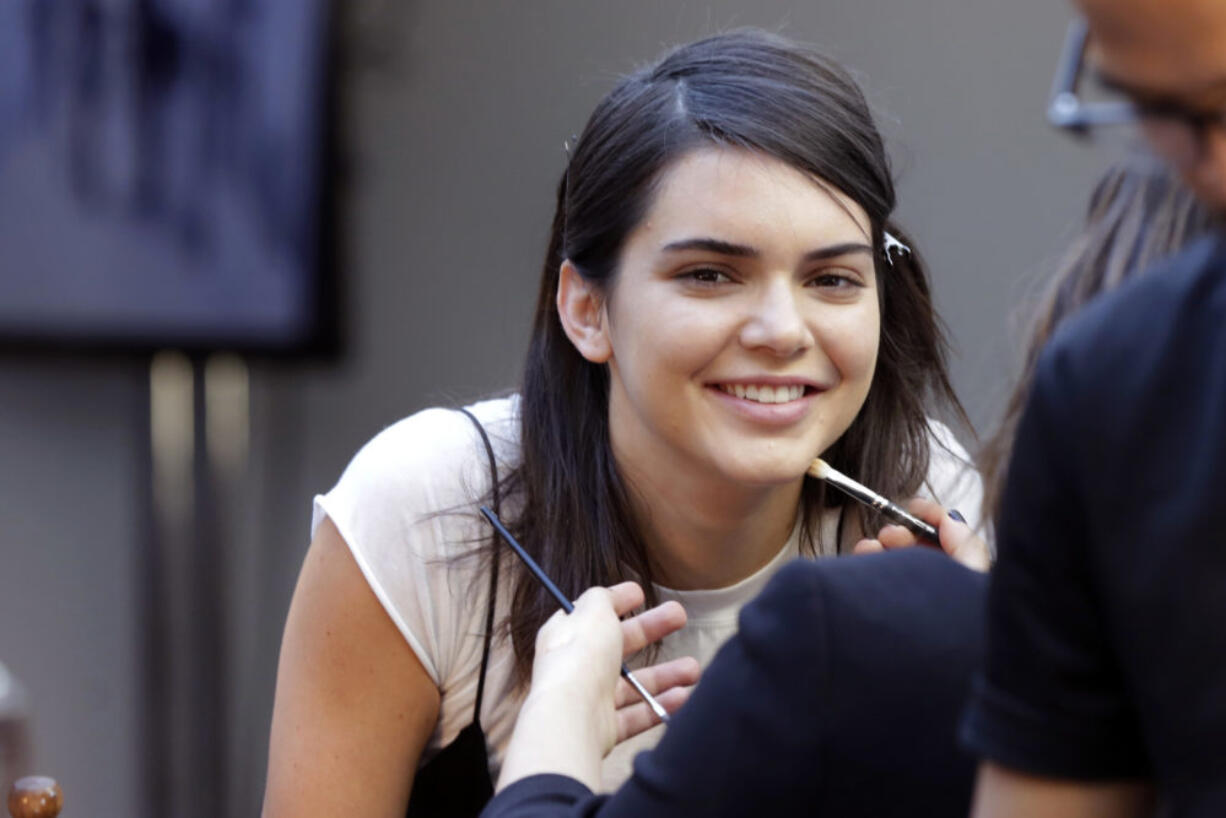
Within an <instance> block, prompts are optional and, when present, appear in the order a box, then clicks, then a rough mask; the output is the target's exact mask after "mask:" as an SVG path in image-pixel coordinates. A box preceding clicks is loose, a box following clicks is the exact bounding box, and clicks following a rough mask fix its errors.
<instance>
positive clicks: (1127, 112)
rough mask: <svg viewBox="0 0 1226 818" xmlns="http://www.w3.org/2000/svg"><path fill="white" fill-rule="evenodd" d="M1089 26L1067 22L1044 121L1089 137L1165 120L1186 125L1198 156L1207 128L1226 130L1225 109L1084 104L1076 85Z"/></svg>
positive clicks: (1162, 104)
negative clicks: (1094, 132) (1107, 128)
mask: <svg viewBox="0 0 1226 818" xmlns="http://www.w3.org/2000/svg"><path fill="white" fill-rule="evenodd" d="M1088 38H1089V26H1087V25H1086V22H1085V21H1084V20H1073V21H1072V22H1071V23H1069V27H1068V31H1067V33H1066V34H1065V38H1064V48H1063V49H1062V50H1061V52H1060V61H1059V63H1057V65H1056V76H1055V79H1053V81H1052V88H1051V94H1050V95H1049V97H1048V103H1047V121H1048V122H1049V123H1051V124H1052V125H1053V126H1055V127H1056V128H1059V129H1060V130H1064V131H1068V132H1069V133H1071V134H1073V135H1074V136H1078V137H1086V136H1089V134H1090V132H1091V130H1092V129H1094V128H1097V127H1100V126H1103V125H1128V124H1139V123H1141V122H1142V121H1143V120H1145V119H1146V118H1153V119H1159V118H1164V119H1167V120H1169V121H1172V122H1178V123H1180V124H1183V125H1185V126H1186V127H1187V128H1188V129H1189V131H1190V134H1191V136H1192V138H1193V139H1194V140H1195V145H1196V152H1197V157H1198V158H1199V157H1203V156H1204V153H1205V141H1206V135H1207V132H1208V130H1209V129H1210V128H1213V127H1218V128H1223V129H1226V110H1221V111H1215V112H1213V113H1209V112H1206V111H1198V110H1195V109H1192V108H1188V107H1186V106H1183V105H1180V104H1178V103H1175V102H1147V103H1138V102H1135V101H1128V102H1087V101H1085V100H1083V99H1082V98H1081V97H1080V96H1078V95H1077V84H1078V82H1079V81H1080V79H1081V73H1082V70H1083V68H1084V65H1085V52H1086V42H1087V40H1088Z"/></svg>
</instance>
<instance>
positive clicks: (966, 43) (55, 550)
mask: <svg viewBox="0 0 1226 818" xmlns="http://www.w3.org/2000/svg"><path fill="white" fill-rule="evenodd" d="M1069 16H1070V12H1069V10H1068V8H1067V7H1066V5H1065V4H1064V3H1062V2H1059V1H1058V0H1051V2H1040V3H1019V2H1008V1H1007V0H925V2H914V0H912V1H911V2H908V1H907V0H855V2H848V1H847V0H842V2H839V1H838V0H806V1H805V2H785V1H784V0H758V1H757V2H756V3H753V4H750V3H746V2H744V0H739V2H738V1H737V0H718V1H714V0H713V1H711V2H698V0H678V2H660V1H659V0H623V2H619V3H595V2H573V1H572V2H563V0H525V1H524V2H516V3H511V2H502V3H495V2H488V0H487V2H475V1H474V0H421V1H419V2H400V3H395V2H370V3H350V4H346V5H345V8H344V12H343V20H342V23H343V28H344V32H345V33H344V39H345V42H346V43H347V44H348V50H349V52H350V56H349V58H348V60H347V68H346V72H345V75H344V80H343V88H344V104H345V115H346V119H345V122H344V125H343V136H344V141H345V143H346V145H347V153H348V157H349V159H348V161H349V164H350V166H351V170H352V177H351V179H350V184H349V186H348V188H347V190H346V192H345V199H344V202H343V207H342V211H341V216H340V218H341V219H342V220H343V229H344V231H345V234H346V239H345V242H346V245H345V251H344V257H343V260H342V267H343V274H344V276H345V277H346V286H347V289H348V294H347V302H348V325H349V328H350V331H349V337H348V346H349V351H348V355H347V357H346V358H345V359H344V361H343V362H342V363H341V364H339V365H329V366H324V365H312V366H308V367H299V368H293V369H287V368H281V367H276V366H271V365H268V364H255V365H254V366H253V369H252V373H251V409H252V416H251V424H252V425H251V458H250V462H249V464H248V467H247V469H246V471H245V473H243V474H242V475H241V476H240V477H239V479H238V482H237V483H236V484H234V485H232V486H231V487H230V489H231V491H232V493H233V495H235V496H238V497H241V498H242V501H241V502H239V503H236V504H234V506H233V517H232V519H231V520H230V522H229V524H228V527H227V532H228V533H227V534H226V535H225V539H226V542H224V543H220V544H219V545H220V546H222V547H224V548H226V549H227V550H228V552H229V553H230V555H231V559H232V560H233V571H232V576H231V582H230V584H229V586H228V587H229V591H228V599H227V612H228V614H227V615H228V628H229V629H230V631H231V633H232V641H231V648H230V656H229V666H230V670H229V678H230V685H231V699H230V703H231V704H230V711H231V712H230V714H229V716H228V718H229V724H230V728H231V739H230V743H231V747H232V752H231V754H230V757H229V759H228V765H229V769H230V770H231V781H232V792H231V793H230V796H229V800H230V803H231V806H232V813H233V814H234V815H239V814H246V815H249V814H253V813H254V812H255V811H257V810H258V804H259V799H260V794H261V791H262V786H263V777H264V765H265V752H266V747H267V730H268V719H269V713H270V708H271V701H272V692H273V680H274V674H275V668H276V653H277V647H278V641H279V635H280V630H281V626H282V623H283V620H284V615H285V611H286V607H287V605H288V600H289V595H290V592H291V591H292V588H293V583H294V581H295V577H296V573H297V568H298V564H299V562H300V560H301V557H302V554H303V553H304V551H305V548H306V545H307V536H308V532H307V524H308V520H309V510H310V500H311V496H312V495H313V494H314V493H316V492H320V491H325V490H327V488H328V487H329V486H330V485H331V484H332V482H333V481H334V480H335V479H336V477H337V476H338V475H339V473H340V470H341V469H342V468H343V467H344V465H345V463H346V462H347V460H348V458H349V457H350V456H351V455H352V453H353V452H354V451H355V450H356V448H357V447H358V446H360V445H361V444H362V443H363V442H364V441H365V440H366V439H367V438H369V437H370V436H371V435H372V434H373V433H375V432H376V431H378V430H379V429H380V428H382V427H383V426H385V425H387V424H388V423H391V422H393V421H394V420H396V419H397V418H399V417H401V416H403V415H405V414H408V413H410V412H412V411H414V410H416V409H418V408H421V407H423V406H427V405H430V404H435V403H439V402H449V401H454V400H457V399H467V398H472V397H474V396H478V395H480V394H482V393H485V392H489V391H493V390H497V389H501V388H504V387H509V386H512V385H514V384H515V382H516V379H517V375H518V371H519V359H520V355H521V351H522V349H523V347H524V342H525V340H526V328H527V326H528V322H529V320H530V316H531V306H532V299H533V294H534V290H535V287H536V279H537V272H538V266H539V264H540V258H541V256H542V254H543V251H544V244H545V240H546V230H547V227H548V224H549V219H550V216H551V202H552V191H553V187H554V185H555V183H556V179H557V177H558V175H559V173H560V171H561V169H562V164H563V155H562V141H563V140H564V139H565V138H566V137H567V136H569V135H570V134H572V133H575V132H577V131H579V130H580V129H581V127H582V125H583V122H584V119H585V117H586V114H587V112H588V111H589V110H590V108H591V106H592V105H593V104H594V103H595V101H596V100H597V99H598V98H599V97H600V96H601V95H602V94H603V93H604V92H605V91H606V90H608V89H609V88H610V87H611V85H612V83H613V82H614V80H615V78H616V76H617V75H618V74H620V73H622V72H624V71H626V70H629V69H631V68H633V67H636V66H637V65H639V64H640V63H642V62H644V61H647V60H649V59H651V58H652V57H653V56H655V55H656V54H657V53H658V52H659V51H660V50H661V48H662V47H664V46H666V45H669V44H673V43H677V42H680V41H685V40H688V39H692V38H695V37H697V36H700V35H704V34H709V33H714V32H716V31H719V30H723V29H726V28H729V27H734V26H740V25H760V26H764V27H767V28H770V29H774V30H778V31H781V32H783V33H786V34H789V35H791V36H794V37H796V38H799V39H804V40H809V41H812V42H815V43H817V44H819V45H820V46H822V47H824V48H825V49H826V50H827V51H828V52H830V53H831V54H833V55H834V56H836V57H838V58H840V59H841V60H843V61H844V62H845V63H846V64H848V65H849V66H850V67H852V68H853V69H854V70H856V72H857V73H858V75H859V76H860V78H861V80H862V82H863V84H864V85H865V87H866V90H867V92H868V94H869V97H870V99H871V100H872V101H873V103H874V105H875V107H876V109H877V111H878V114H879V118H880V122H881V124H882V127H883V129H884V130H885V132H886V133H887V134H888V137H889V142H890V145H891V148H892V154H893V156H894V158H895V163H896V170H897V176H898V178H899V183H900V193H901V201H902V204H901V208H900V214H899V215H900V218H901V219H902V221H903V223H904V224H906V225H907V226H908V227H909V228H910V229H911V231H912V232H913V234H914V235H915V236H917V237H918V243H919V244H920V248H921V249H922V252H923V253H924V254H925V255H926V257H927V259H928V261H929V263H930V267H931V270H932V273H933V277H934V279H935V286H936V293H937V301H938V304H939V306H940V309H941V311H942V313H943V314H944V316H945V317H946V319H947V321H948V323H949V325H950V328H951V334H952V339H953V341H954V344H955V355H954V360H953V371H954V377H955V382H956V386H957V388H958V389H959V392H960V394H961V395H962V396H963V398H964V401H965V403H966V405H967V407H968V408H969V409H970V411H971V414H972V416H973V418H974V420H975V421H976V423H977V424H978V425H979V428H980V429H981V430H982V429H984V428H985V423H986V421H988V420H989V419H990V418H991V417H992V415H993V413H994V411H995V410H996V407H997V406H998V403H999V400H1000V398H1001V396H1002V394H1003V390H1004V389H1005V386H1006V384H1007V378H1008V375H1009V373H1010V372H1011V371H1012V366H1013V357H1014V355H1013V353H1012V352H1011V349H1012V346H1013V343H1014V339H1015V337H1016V333H1012V332H1011V330H1010V326H1011V325H1010V321H1009V319H1008V316H1010V315H1012V314H1014V313H1015V312H1016V311H1017V308H1018V306H1019V303H1020V302H1021V301H1022V299H1023V296H1025V295H1026V294H1027V293H1029V292H1031V291H1032V290H1033V283H1034V282H1035V281H1036V280H1037V279H1040V278H1041V277H1042V276H1043V275H1044V274H1045V273H1046V272H1047V271H1048V270H1049V269H1050V265H1051V262H1052V260H1053V259H1054V257H1055V256H1056V255H1057V254H1058V252H1059V250H1060V248H1061V247H1062V246H1063V244H1064V242H1065V240H1066V239H1067V238H1068V236H1069V235H1070V231H1071V230H1072V228H1073V226H1075V225H1076V223H1077V221H1078V218H1079V216H1080V213H1081V209H1082V204H1083V202H1084V199H1085V196H1086V193H1087V192H1088V188H1089V185H1090V184H1091V182H1092V180H1093V179H1094V177H1095V176H1096V174H1097V172H1098V171H1099V170H1100V169H1101V168H1102V166H1103V165H1104V164H1105V162H1106V159H1107V157H1105V156H1104V155H1103V154H1102V153H1101V152H1095V151H1094V150H1092V149H1087V148H1084V147H1080V146H1077V145H1074V144H1072V143H1070V142H1069V141H1068V140H1067V139H1066V138H1064V137H1062V136H1060V135H1058V134H1056V133H1054V132H1053V131H1051V130H1050V129H1049V128H1048V127H1047V126H1046V124H1045V123H1044V120H1043V107H1044V101H1045V97H1046V94H1047V90H1048V85H1049V82H1050V80H1051V76H1052V72H1053V68H1054V64H1055V60H1056V57H1057V54H1058V53H1059V49H1060V44H1061V41H1062V36H1063V32H1064V27H1065V25H1066V23H1067V21H1068V19H1069ZM3 263H4V262H3V261H2V260H0V264H3ZM146 379H147V371H146V370H145V369H144V368H143V367H142V366H141V365H139V364H134V363H121V362H114V361H110V362H107V361H101V362H100V361H92V362H91V361H56V362H48V361H46V360H32V361H23V360H18V359H14V358H11V357H9V358H0V661H3V662H4V663H5V664H6V665H8V667H9V668H10V670H12V671H13V672H14V673H15V674H16V675H17V676H18V677H19V678H20V679H21V680H22V681H23V682H24V683H25V684H26V686H27V687H28V688H29V689H30V692H31V694H32V706H33V710H32V725H33V736H34V741H35V757H36V766H37V768H38V769H39V770H42V771H45V772H48V773H50V774H53V775H55V776H57V777H58V778H59V779H60V780H61V783H62V784H63V785H64V787H65V790H66V791H67V793H68V803H69V809H70V810H71V811H73V812H76V813H77V814H84V813H86V812H88V813H93V814H97V815H116V816H118V815H140V814H144V813H146V806H145V804H144V801H143V800H142V799H143V792H144V791H143V789H142V786H143V785H142V781H141V776H142V775H143V771H144V769H145V768H144V766H143V765H144V761H145V760H146V759H145V757H144V755H143V754H144V753H145V748H144V747H143V745H142V734H141V729H142V724H143V721H142V719H143V713H144V710H143V706H144V702H143V700H142V692H141V690H140V687H139V678H140V675H139V674H140V667H139V661H140V657H141V653H140V651H141V646H140V642H139V627H138V626H139V622H138V616H139V607H138V605H137V600H138V599H139V593H140V591H141V589H140V588H139V587H138V586H137V579H136V577H135V575H134V565H135V560H136V548H137V545H138V543H139V542H140V539H141V538H142V537H143V536H144V533H145V529H144V526H145V522H146V521H145V519H144V518H143V516H142V515H143V512H142V510H141V509H142V503H143V502H144V490H145V489H144V486H143V484H142V482H141V479H140V474H141V471H142V468H143V466H142V465H141V460H140V458H141V456H142V453H143V452H144V449H145V442H144V436H145V434H146V433H145V431H144V427H143V426H142V421H141V419H140V418H141V416H142V414H143V413H144V411H145V409H144V407H143V401H144V400H145V396H144V383H145V380H146ZM70 814H71V813H70Z"/></svg>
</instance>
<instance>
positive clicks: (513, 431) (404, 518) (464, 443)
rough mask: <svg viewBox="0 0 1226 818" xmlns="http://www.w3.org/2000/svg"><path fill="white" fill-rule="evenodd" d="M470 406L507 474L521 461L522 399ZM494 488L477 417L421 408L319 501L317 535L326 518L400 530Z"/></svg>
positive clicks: (370, 446)
mask: <svg viewBox="0 0 1226 818" xmlns="http://www.w3.org/2000/svg"><path fill="white" fill-rule="evenodd" d="M465 409H466V411H467V412H470V413H471V414H472V415H473V416H474V417H476V418H477V420H478V421H479V422H480V424H481V427H482V429H484V430H485V433H486V434H487V435H488V437H489V440H490V444H491V445H492V447H493V449H494V454H495V460H496V462H497V464H498V471H499V475H500V477H504V476H505V475H506V474H507V472H508V470H509V469H510V468H513V467H514V466H515V465H516V464H517V463H518V460H519V401H518V398H516V397H514V396H511V397H504V398H496V399H493V400H486V401H481V402H479V403H475V404H472V405H471V406H468V407H465ZM489 489H490V468H489V458H488V456H487V454H486V449H485V445H484V443H483V441H482V439H481V435H480V433H479V432H478V430H477V428H476V426H475V424H474V423H473V422H472V419H471V418H469V417H467V416H466V415H465V413H464V412H461V411H459V410H457V409H447V408H430V409H423V410H421V411H420V412H416V413H415V414H413V415H410V416H408V417H406V418H404V419H403V420H399V421H397V422H396V423H393V424H391V425H390V426H388V427H387V428H385V429H383V430H382V431H380V432H379V433H378V434H376V435H375V436H374V437H373V438H371V439H370V440H369V441H368V442H367V443H366V444H365V445H364V446H362V447H361V449H359V450H358V452H357V454H355V455H354V456H353V459H352V460H350V461H349V464H348V465H347V466H346V467H345V469H344V471H343V472H342V474H341V476H340V479H339V480H338V481H337V483H336V485H335V486H333V487H332V489H331V490H329V491H328V492H327V493H326V494H325V495H322V496H320V497H317V498H316V513H315V515H314V519H313V521H312V532H313V531H314V528H315V526H316V525H318V523H319V520H320V519H321V517H322V515H323V514H327V515H328V516H330V517H332V519H333V521H334V522H335V523H337V524H338V527H341V526H342V525H343V524H344V523H349V522H352V523H354V524H355V527H357V524H358V523H360V524H361V526H360V527H362V528H369V527H371V526H372V525H374V524H375V523H376V522H379V523H380V526H379V527H380V528H383V529H384V530H386V527H387V526H391V527H393V528H395V529H402V528H404V527H406V526H413V525H415V524H416V523H417V522H418V520H419V518H421V517H422V516H423V515H430V514H435V513H439V512H446V511H451V510H455V509H456V508H458V507H460V506H464V505H467V504H471V503H472V502H473V501H474V500H476V499H479V498H481V497H483V496H484V495H485V494H486V493H487V492H488V491H489ZM346 533H347V532H346V531H345V530H344V528H343V527H342V534H346ZM350 545H355V543H352V542H351V543H350Z"/></svg>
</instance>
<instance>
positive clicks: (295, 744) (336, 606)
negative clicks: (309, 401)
mask: <svg viewBox="0 0 1226 818" xmlns="http://www.w3.org/2000/svg"><path fill="white" fill-rule="evenodd" d="M438 713H439V692H438V689H437V687H436V686H435V684H434V682H433V681H432V680H431V679H430V677H429V675H427V673H426V671H425V669H424V668H423V667H422V665H421V662H420V661H419V660H418V658H417V656H416V654H414V652H413V650H412V648H410V647H409V645H408V644H407V643H406V642H405V640H404V637H403V636H402V635H401V633H400V632H399V630H397V628H396V626H395V624H393V622H392V621H391V619H390V618H389V617H388V615H387V613H386V611H384V609H383V607H382V606H381V605H380V604H379V601H378V599H377V598H376V597H375V594H374V592H373V591H372V590H371V588H370V586H369V585H368V583H367V582H366V579H365V577H363V576H362V573H361V570H360V569H359V568H358V565H357V563H356V562H355V561H354V559H353V556H352V554H351V553H350V551H349V548H348V547H347V546H346V544H345V542H344V540H343V539H342V538H341V535H340V534H339V533H338V532H337V530H336V527H335V526H334V525H333V524H332V522H331V521H330V520H325V521H324V522H322V523H321V524H320V526H319V528H318V529H317V531H316V535H315V539H314V541H313V542H312V543H311V547H310V550H309V551H308V552H307V556H306V559H305V561H304V563H303V566H302V573H301V574H300V576H299V578H298V585H297V587H296V588H295V590H294V597H293V602H292V603H291V605H290V611H289V618H288V620H287V622H286V625H285V633H284V636H283V638H282V642H281V657H280V663H279V665H278V668H277V688H276V699H275V703H274V706H273V718H272V736H271V740H270V745H269V760H268V781H267V785H266V788H265V791H264V810H263V814H264V816H265V818H282V816H293V818H310V816H321V817H322V816H334V815H350V814H352V815H361V816H363V818H380V817H381V816H387V818H393V816H394V818H402V816H403V815H404V813H405V810H406V808H407V805H408V799H409V791H410V788H411V787H412V784H413V771H414V770H415V769H416V768H417V763H418V759H419V758H420V756H421V753H422V750H423V748H424V747H425V745H426V742H427V740H428V739H429V737H430V734H431V732H432V731H433V729H434V725H435V722H436V720H437V719H438Z"/></svg>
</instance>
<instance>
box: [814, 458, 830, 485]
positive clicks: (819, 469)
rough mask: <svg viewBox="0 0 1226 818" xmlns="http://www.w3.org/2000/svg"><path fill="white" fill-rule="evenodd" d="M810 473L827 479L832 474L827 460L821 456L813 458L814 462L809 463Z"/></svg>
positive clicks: (818, 477) (820, 478)
mask: <svg viewBox="0 0 1226 818" xmlns="http://www.w3.org/2000/svg"><path fill="white" fill-rule="evenodd" d="M809 474H810V475H812V476H813V477H816V478H817V479H818V480H825V479H826V478H827V477H829V476H830V467H829V466H828V465H826V461H825V460H822V459H821V458H820V457H815V458H813V462H812V463H810V464H809Z"/></svg>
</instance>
